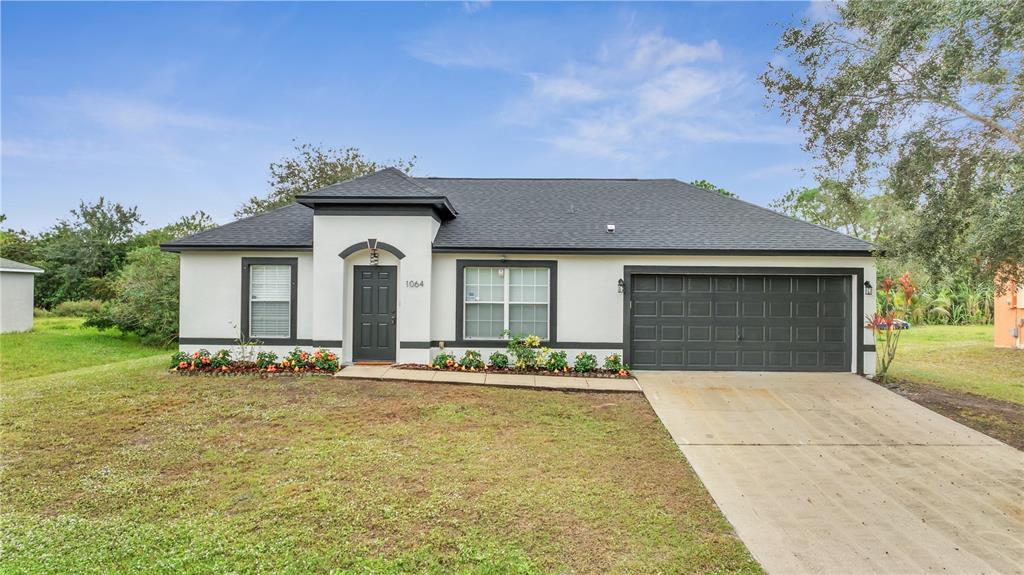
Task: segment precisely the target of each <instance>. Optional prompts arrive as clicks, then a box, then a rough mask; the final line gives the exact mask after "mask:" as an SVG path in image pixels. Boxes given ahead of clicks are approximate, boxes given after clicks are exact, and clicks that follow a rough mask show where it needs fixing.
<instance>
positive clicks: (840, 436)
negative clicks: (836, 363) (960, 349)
mask: <svg viewBox="0 0 1024 575" xmlns="http://www.w3.org/2000/svg"><path fill="white" fill-rule="evenodd" d="M636 376H637V380H638V381H639V384H640V387H641V388H642V389H643V391H644V394H645V395H646V396H647V399H648V400H649V401H650V403H651V405H652V406H653V407H654V410H655V412H657V414H658V416H659V417H660V418H661V420H662V422H664V424H665V426H666V427H667V428H668V430H669V433H671V435H672V438H673V439H674V440H675V441H676V443H677V444H678V445H679V447H680V449H681V450H682V451H683V453H684V454H685V455H686V458H687V459H688V460H689V462H690V464H691V465H692V466H693V468H694V470H695V471H696V472H697V474H698V475H699V476H700V478H701V480H702V481H703V482H704V484H705V485H706V486H707V488H708V491H710V493H711V495H712V497H714V499H715V501H716V502H717V503H718V505H719V507H720V508H721V509H722V511H723V512H724V513H725V516H726V517H727V518H728V519H729V521H730V522H731V523H732V524H733V526H734V527H735V528H736V532H737V533H738V534H739V536H740V538H742V539H743V541H744V542H745V543H746V544H747V547H748V548H749V549H750V551H751V552H752V553H753V554H754V556H755V557H756V558H757V559H758V561H760V562H761V564H762V565H763V566H764V567H765V569H767V570H768V571H769V572H771V573H858V574H860V573H932V572H934V573H940V572H941V573H1022V572H1024V453H1021V452H1019V451H1017V450H1016V449H1013V448H1012V447H1009V446H1007V445H1005V444H1003V443H1000V442H999V441H996V440H994V439H991V438H989V437H988V436H985V435H983V434H981V433H978V432H976V431H974V430H972V429H969V428H967V427H964V426H962V425H960V424H959V423H956V422H954V421H951V420H949V419H947V418H945V417H942V416H941V415H938V414H936V413H934V412H932V411H929V410H928V409H925V408H924V407H921V406H919V405H917V404H916V403H913V402H911V401H909V400H907V399H904V398H902V397H900V396H899V395H896V394H894V393H892V392H890V391H888V390H886V389H884V388H882V387H880V386H877V385H875V384H873V383H871V382H869V381H867V380H865V379H863V378H861V377H858V376H854V375H850V374H766V373H700V372H689V373H681V372H639V373H637V374H636Z"/></svg>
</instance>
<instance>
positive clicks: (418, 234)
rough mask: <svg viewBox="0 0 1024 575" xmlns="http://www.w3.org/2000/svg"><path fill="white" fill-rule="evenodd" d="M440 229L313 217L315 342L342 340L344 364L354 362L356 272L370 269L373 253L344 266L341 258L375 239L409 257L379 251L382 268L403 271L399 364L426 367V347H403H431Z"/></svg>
mask: <svg viewBox="0 0 1024 575" xmlns="http://www.w3.org/2000/svg"><path fill="white" fill-rule="evenodd" d="M437 229H438V223H437V221H436V220H434V218H432V217H429V216H361V215H352V216H339V215H317V216H314V217H313V246H314V253H315V256H314V283H315V285H316V290H315V295H314V298H315V299H314V305H315V307H316V309H317V313H316V315H315V319H314V334H315V339H332V340H334V339H340V340H343V341H344V342H345V344H344V346H343V348H342V355H341V357H342V360H343V361H345V362H350V361H352V348H353V345H352V344H351V343H350V342H353V341H354V339H353V326H352V323H353V322H352V321H351V319H350V318H352V310H353V293H352V289H353V285H352V267H353V266H355V265H366V264H369V263H370V253H369V251H368V250H362V251H359V252H356V253H354V254H352V255H350V256H349V257H348V258H346V259H345V260H342V259H341V258H340V257H339V255H338V254H340V253H341V252H342V251H344V250H345V249H347V248H348V247H349V246H351V245H353V244H356V243H366V240H367V239H370V238H373V239H376V240H377V241H378V242H383V243H386V244H390V245H392V246H394V247H396V248H398V250H400V251H401V252H402V253H403V254H405V257H404V258H402V259H401V260H399V259H397V258H395V257H394V256H393V255H392V254H390V253H388V252H386V251H384V250H378V253H379V256H380V262H379V263H380V265H396V266H398V295H397V300H398V320H397V336H396V340H397V351H396V353H397V358H396V361H397V362H398V363H425V362H427V361H428V360H429V359H430V350H429V349H428V348H427V347H419V348H409V347H408V346H406V347H403V346H402V343H403V342H406V343H418V344H419V345H421V346H429V342H430V302H431V291H432V290H431V281H430V279H431V266H432V264H433V258H432V253H431V245H432V242H433V239H434V234H435V233H436V232H437ZM407 281H423V282H424V285H423V286H422V287H409V286H408V285H406V282H407ZM453 313H454V309H453Z"/></svg>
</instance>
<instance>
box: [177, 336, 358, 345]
mask: <svg viewBox="0 0 1024 575" xmlns="http://www.w3.org/2000/svg"><path fill="white" fill-rule="evenodd" d="M178 343H179V344H183V345H239V342H238V340H237V339H234V338H230V337H179V338H178ZM250 344H251V345H300V346H302V345H307V346H311V347H343V345H342V341H341V340H340V339H338V340H331V339H325V340H319V339H261V340H259V343H256V342H250Z"/></svg>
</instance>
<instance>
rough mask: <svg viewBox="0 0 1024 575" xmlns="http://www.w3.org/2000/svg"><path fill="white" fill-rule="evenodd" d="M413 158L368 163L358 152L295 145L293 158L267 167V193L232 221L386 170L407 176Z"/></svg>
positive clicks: (369, 161) (247, 205)
mask: <svg viewBox="0 0 1024 575" xmlns="http://www.w3.org/2000/svg"><path fill="white" fill-rule="evenodd" d="M415 164H416V157H415V156H413V157H412V158H410V159H408V160H396V161H394V162H388V163H380V162H376V161H373V160H368V159H367V158H366V157H365V156H364V155H363V153H362V152H361V151H359V148H324V147H322V146H319V145H313V144H297V145H295V155H294V156H291V157H288V158H283V159H281V160H280V161H277V162H273V163H271V164H270V181H269V182H268V183H269V184H270V188H271V189H270V193H269V194H267V195H266V196H264V197H262V198H261V197H258V196H253V197H251V198H249V200H248V201H247V202H246V203H245V204H243V205H242V207H241V208H239V209H238V211H236V212H235V217H239V218H241V217H245V216H252V215H256V214H262V213H264V212H268V211H270V210H273V209H277V208H280V207H283V206H286V205H288V204H290V203H292V202H294V201H295V196H296V195H298V194H301V193H303V192H311V191H313V190H317V189H320V188H322V187H324V186H329V185H331V184H336V183H338V182H342V181H345V180H349V179H352V178H356V177H359V176H364V175H366V174H371V173H373V172H376V171H378V170H381V169H383V168H386V167H388V166H393V167H395V168H398V169H399V170H402V171H403V172H406V173H408V172H410V171H411V170H412V168H413V166H414V165H415Z"/></svg>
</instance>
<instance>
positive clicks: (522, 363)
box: [398, 333, 630, 378]
mask: <svg viewBox="0 0 1024 575" xmlns="http://www.w3.org/2000/svg"><path fill="white" fill-rule="evenodd" d="M504 335H508V334H507V333H506V334H504ZM540 343H541V340H540V338H539V337H537V336H535V335H524V336H515V337H510V338H509V340H508V344H507V346H506V348H505V351H504V352H501V351H496V352H494V353H492V354H491V355H490V357H488V358H487V362H486V363H485V362H484V359H483V357H482V356H481V354H480V352H479V351H477V350H475V349H467V350H466V352H465V353H464V354H462V357H457V356H455V355H450V354H448V353H446V352H444V351H442V352H441V353H439V354H437V355H436V356H434V359H433V361H432V362H431V363H430V365H423V364H415V363H408V364H404V365H400V366H398V367H401V368H404V369H435V370H444V371H470V372H476V371H484V372H500V373H522V374H538V375H565V376H586V377H622V378H627V377H630V373H629V366H628V365H626V364H624V363H622V356H620V355H619V354H617V353H615V354H612V355H609V356H608V357H606V358H605V360H604V363H603V364H599V363H598V361H597V357H595V356H594V354H592V353H587V352H580V353H578V354H577V355H576V357H575V358H573V360H572V361H571V362H570V360H569V358H568V357H567V356H566V353H565V352H564V351H557V350H552V349H549V348H546V347H543V346H541V344H540Z"/></svg>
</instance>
